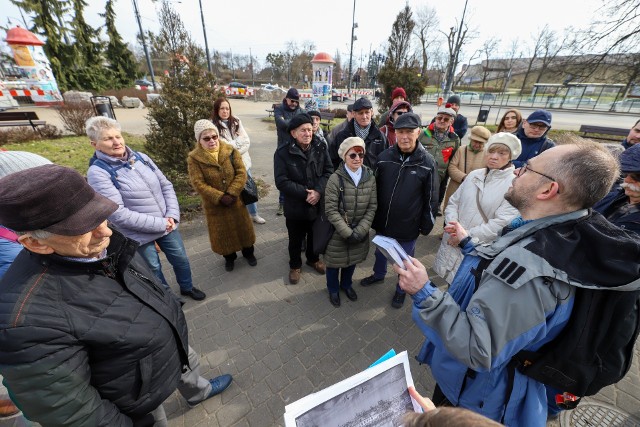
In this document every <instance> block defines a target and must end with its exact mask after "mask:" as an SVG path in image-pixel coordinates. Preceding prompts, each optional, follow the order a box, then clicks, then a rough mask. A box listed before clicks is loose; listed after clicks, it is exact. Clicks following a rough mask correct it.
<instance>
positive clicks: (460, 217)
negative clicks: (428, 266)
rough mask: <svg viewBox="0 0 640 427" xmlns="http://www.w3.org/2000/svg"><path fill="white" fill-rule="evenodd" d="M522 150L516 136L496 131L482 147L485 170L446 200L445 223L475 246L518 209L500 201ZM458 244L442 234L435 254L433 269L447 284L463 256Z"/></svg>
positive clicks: (474, 174) (498, 229)
mask: <svg viewBox="0 0 640 427" xmlns="http://www.w3.org/2000/svg"><path fill="white" fill-rule="evenodd" d="M521 151H522V147H521V144H520V140H519V139H518V137H516V136H515V135H513V134H511V133H507V132H500V133H497V134H495V135H493V136H492V137H490V138H489V140H488V141H487V143H486V144H485V159H486V167H484V168H482V169H477V170H474V171H472V172H470V173H469V175H467V177H466V179H465V180H464V181H463V182H462V184H461V185H460V187H459V188H458V189H457V190H456V192H455V193H453V195H452V196H451V198H450V199H449V204H448V205H447V208H446V209H445V211H444V219H445V224H448V223H450V222H451V221H457V222H459V223H460V224H461V225H462V226H463V227H464V228H465V229H467V230H468V231H469V236H470V237H471V239H472V241H473V242H474V243H475V244H479V243H490V242H492V241H493V240H495V239H496V238H497V237H498V235H499V234H500V232H501V231H502V229H503V228H504V227H505V226H506V225H507V224H508V223H509V222H510V221H511V220H512V219H513V218H515V217H516V216H518V214H519V213H518V210H517V209H516V208H514V207H513V206H511V204H510V203H509V202H507V201H506V200H505V199H504V194H505V193H506V192H507V190H508V189H509V187H510V186H511V182H512V181H513V178H514V174H513V172H514V171H515V168H514V166H513V165H512V164H511V160H512V159H516V158H518V156H519V155H520V152H521ZM458 243H459V241H457V240H456V238H454V237H452V236H450V235H449V234H448V233H446V232H445V233H444V235H443V237H442V243H441V244H440V249H439V250H438V253H437V254H436V260H435V263H434V265H433V270H434V271H435V272H436V273H437V274H438V275H439V276H440V277H442V278H443V279H445V280H446V281H447V283H451V282H452V281H453V278H454V277H455V275H456V272H457V271H458V267H459V266H460V262H461V261H462V258H463V254H462V251H461V250H460V248H459V247H458Z"/></svg>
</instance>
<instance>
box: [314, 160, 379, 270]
mask: <svg viewBox="0 0 640 427" xmlns="http://www.w3.org/2000/svg"><path fill="white" fill-rule="evenodd" d="M340 178H342V182H343V183H344V186H341V185H340ZM341 187H342V189H343V190H344V195H343V198H344V205H343V202H342V200H341V198H342V197H341V194H340V189H341ZM324 205H325V212H326V214H327V219H328V220H329V222H331V224H333V226H334V227H335V229H336V231H335V233H333V236H331V240H329V244H328V245H327V251H326V253H325V254H324V262H325V264H327V266H328V267H333V268H342V267H349V266H351V265H354V264H357V263H359V262H362V261H364V260H365V259H366V258H367V254H368V253H369V229H370V228H371V223H372V222H373V217H374V215H375V214H376V208H377V207H378V203H377V197H376V178H375V176H374V175H373V171H372V170H371V169H369V168H368V167H366V166H362V177H361V178H360V182H358V186H357V187H356V186H355V185H354V182H353V179H352V178H351V176H350V175H349V173H348V172H347V171H346V169H345V166H344V163H343V164H341V165H340V167H339V168H338V170H336V172H335V173H334V174H333V175H331V177H330V178H329V182H328V183H327V187H326V189H325V194H324ZM345 214H346V219H345ZM354 232H355V233H356V235H357V236H358V237H360V239H361V241H359V242H353V243H352V242H347V239H348V238H349V236H351V235H352V234H353V233H354Z"/></svg>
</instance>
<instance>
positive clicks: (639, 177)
mask: <svg viewBox="0 0 640 427" xmlns="http://www.w3.org/2000/svg"><path fill="white" fill-rule="evenodd" d="M622 176H623V177H624V178H626V177H629V178H631V179H632V180H634V181H635V182H640V173H623V174H622Z"/></svg>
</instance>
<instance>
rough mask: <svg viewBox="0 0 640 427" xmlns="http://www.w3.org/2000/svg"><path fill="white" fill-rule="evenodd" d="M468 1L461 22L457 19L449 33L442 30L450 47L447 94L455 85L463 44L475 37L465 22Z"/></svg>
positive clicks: (465, 3) (445, 90)
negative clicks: (454, 80)
mask: <svg viewBox="0 0 640 427" xmlns="http://www.w3.org/2000/svg"><path fill="white" fill-rule="evenodd" d="M467 2H468V0H466V1H465V2H464V9H463V11H462V18H460V24H459V25H458V24H457V20H456V26H455V27H451V28H450V29H449V33H448V34H447V33H444V32H442V31H441V32H442V34H444V36H445V37H446V39H447V47H448V48H449V57H448V61H447V74H446V83H445V84H446V86H445V88H444V93H445V94H448V93H450V92H451V89H452V87H453V79H454V75H455V73H456V68H458V62H459V61H460V54H461V53H462V46H463V45H464V44H466V43H468V42H469V41H470V40H472V39H473V38H474V37H475V32H474V31H471V32H470V30H469V25H468V23H465V15H466V13H467Z"/></svg>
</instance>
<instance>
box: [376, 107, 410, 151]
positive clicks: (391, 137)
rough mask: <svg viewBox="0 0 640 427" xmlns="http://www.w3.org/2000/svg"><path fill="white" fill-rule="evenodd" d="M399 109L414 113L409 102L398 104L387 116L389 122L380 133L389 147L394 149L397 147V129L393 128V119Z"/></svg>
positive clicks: (381, 127)
mask: <svg viewBox="0 0 640 427" xmlns="http://www.w3.org/2000/svg"><path fill="white" fill-rule="evenodd" d="M398 108H404V109H406V110H409V111H413V110H412V109H411V104H409V103H408V102H407V101H400V102H396V103H395V104H393V105H392V106H391V109H390V110H389V115H388V116H387V121H386V122H385V123H384V125H383V126H380V132H381V133H382V134H383V135H384V137H385V138H387V143H388V144H389V147H393V146H394V145H396V129H395V128H394V127H393V120H392V118H393V113H395V112H396V110H397V109H398Z"/></svg>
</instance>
